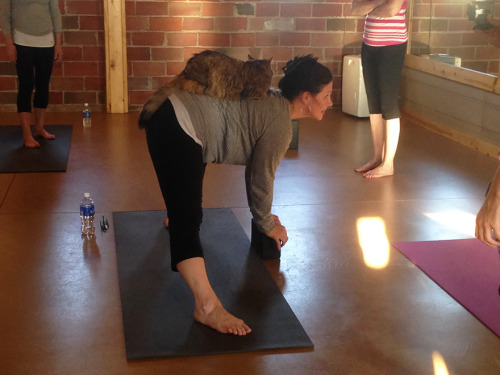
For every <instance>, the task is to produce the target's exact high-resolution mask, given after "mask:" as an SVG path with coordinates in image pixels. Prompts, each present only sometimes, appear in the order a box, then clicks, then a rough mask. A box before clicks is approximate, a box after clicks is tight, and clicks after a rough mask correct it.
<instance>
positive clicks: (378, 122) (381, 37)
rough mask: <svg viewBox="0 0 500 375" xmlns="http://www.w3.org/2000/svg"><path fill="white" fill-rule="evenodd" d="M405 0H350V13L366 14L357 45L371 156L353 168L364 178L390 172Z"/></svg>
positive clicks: (402, 54)
mask: <svg viewBox="0 0 500 375" xmlns="http://www.w3.org/2000/svg"><path fill="white" fill-rule="evenodd" d="M405 13H406V0H352V3H351V15H353V16H362V15H366V19H365V27H364V33H363V44H362V48H361V64H362V67H363V78H364V81H365V88H366V94H367V98H368V108H369V111H370V125H371V131H372V138H373V157H372V158H371V159H370V160H369V161H368V162H367V163H365V164H364V165H362V166H360V167H358V168H355V169H354V170H355V171H356V172H360V173H362V174H363V176H364V177H366V178H378V177H384V176H392V175H393V174H394V157H395V155H396V150H397V147H398V142H399V131H400V120H399V118H400V111H399V105H398V94H399V81H400V77H401V70H402V68H403V63H404V58H405V54H406V44H407V41H408V31H407V28H406V20H405Z"/></svg>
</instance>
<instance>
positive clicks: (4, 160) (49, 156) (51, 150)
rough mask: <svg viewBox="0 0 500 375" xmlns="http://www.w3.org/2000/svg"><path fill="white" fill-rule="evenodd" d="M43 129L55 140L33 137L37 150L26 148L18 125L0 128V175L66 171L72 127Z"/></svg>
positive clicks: (47, 126)
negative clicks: (37, 144) (52, 135)
mask: <svg viewBox="0 0 500 375" xmlns="http://www.w3.org/2000/svg"><path fill="white" fill-rule="evenodd" d="M45 129H46V130H47V131H48V132H49V133H52V134H54V135H55V136H56V138H55V139H51V140H46V139H43V138H35V139H36V140H37V141H38V142H39V143H40V147H37V148H27V147H24V142H23V132H22V128H21V126H20V125H2V126H0V173H22V172H64V171H66V166H67V164H68V157H69V148H70V145H71V135H72V133H73V126H72V125H46V126H45Z"/></svg>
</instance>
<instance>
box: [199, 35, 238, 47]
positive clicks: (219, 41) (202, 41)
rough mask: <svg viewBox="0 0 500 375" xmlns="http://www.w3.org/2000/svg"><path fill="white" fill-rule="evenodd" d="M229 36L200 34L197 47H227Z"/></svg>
mask: <svg viewBox="0 0 500 375" xmlns="http://www.w3.org/2000/svg"><path fill="white" fill-rule="evenodd" d="M229 42H230V41H229V34H215V33H210V34H200V35H199V45H200V46H205V47H229Z"/></svg>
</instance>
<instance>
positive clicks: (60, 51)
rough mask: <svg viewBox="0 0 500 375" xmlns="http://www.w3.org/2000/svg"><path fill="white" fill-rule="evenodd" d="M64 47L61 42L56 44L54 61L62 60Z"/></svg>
mask: <svg viewBox="0 0 500 375" xmlns="http://www.w3.org/2000/svg"><path fill="white" fill-rule="evenodd" d="M62 58H63V49H62V46H61V45H60V44H56V45H55V46H54V61H62Z"/></svg>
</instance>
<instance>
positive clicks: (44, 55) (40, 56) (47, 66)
mask: <svg viewBox="0 0 500 375" xmlns="http://www.w3.org/2000/svg"><path fill="white" fill-rule="evenodd" d="M53 66H54V47H50V48H37V51H36V58H35V96H34V98H33V107H34V112H35V136H39V137H43V138H45V139H54V138H55V135H54V134H51V133H49V132H47V131H46V130H45V128H44V125H45V110H46V108H47V106H48V104H49V83H50V77H51V76H52V68H53Z"/></svg>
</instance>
